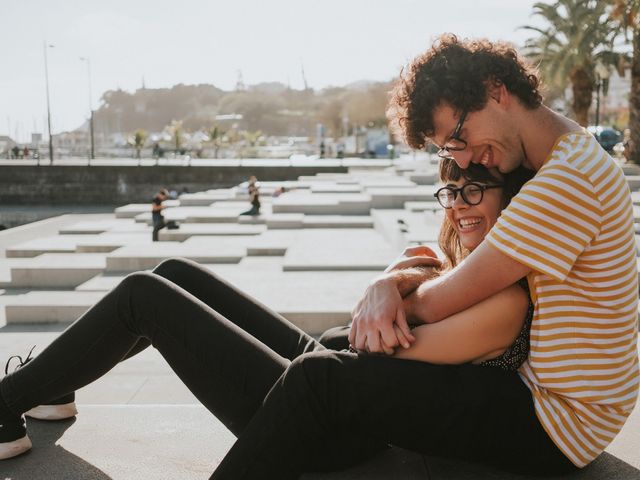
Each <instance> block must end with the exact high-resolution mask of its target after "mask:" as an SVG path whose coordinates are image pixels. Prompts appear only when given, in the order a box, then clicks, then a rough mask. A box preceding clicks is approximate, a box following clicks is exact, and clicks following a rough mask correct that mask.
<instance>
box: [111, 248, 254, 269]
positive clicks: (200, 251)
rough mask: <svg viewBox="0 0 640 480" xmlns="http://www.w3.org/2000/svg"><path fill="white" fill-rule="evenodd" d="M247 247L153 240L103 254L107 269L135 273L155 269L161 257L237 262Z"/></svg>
mask: <svg viewBox="0 0 640 480" xmlns="http://www.w3.org/2000/svg"><path fill="white" fill-rule="evenodd" d="M245 255H246V249H245V248H243V247H242V246H237V245H233V244H228V243H227V244H218V245H216V247H215V248H209V247H200V248H197V247H195V246H194V245H193V244H191V245H185V244H182V243H177V242H155V243H152V244H150V245H128V246H125V247H122V248H119V249H118V250H115V251H113V252H111V253H110V254H108V255H107V257H106V271H107V272H135V271H138V270H148V269H152V268H154V267H155V266H156V265H158V264H159V263H160V262H162V261H163V260H166V259H168V258H172V257H183V258H187V259H190V260H193V261H195V262H199V263H238V262H239V261H240V260H241V259H242V257H244V256H245Z"/></svg>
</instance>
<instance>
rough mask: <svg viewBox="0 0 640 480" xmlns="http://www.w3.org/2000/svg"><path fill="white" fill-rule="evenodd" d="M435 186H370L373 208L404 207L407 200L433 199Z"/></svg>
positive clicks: (425, 200)
mask: <svg viewBox="0 0 640 480" xmlns="http://www.w3.org/2000/svg"><path fill="white" fill-rule="evenodd" d="M435 191H436V188H435V186H419V187H415V188H379V187H376V188H368V189H367V194H369V195H370V196H371V208H398V209H401V208H404V203H405V202H428V201H433V194H434V193H435Z"/></svg>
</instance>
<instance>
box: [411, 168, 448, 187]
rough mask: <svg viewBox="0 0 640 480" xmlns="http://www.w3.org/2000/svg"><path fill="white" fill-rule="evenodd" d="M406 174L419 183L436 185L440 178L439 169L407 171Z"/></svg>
mask: <svg viewBox="0 0 640 480" xmlns="http://www.w3.org/2000/svg"><path fill="white" fill-rule="evenodd" d="M404 175H405V176H406V177H407V178H408V179H409V180H411V181H412V182H414V183H416V184H417V185H435V184H436V183H438V181H439V179H440V177H439V175H438V172H437V171H429V172H415V171H414V172H405V173H404Z"/></svg>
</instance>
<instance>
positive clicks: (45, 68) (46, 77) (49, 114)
mask: <svg viewBox="0 0 640 480" xmlns="http://www.w3.org/2000/svg"><path fill="white" fill-rule="evenodd" d="M43 47H44V81H45V85H46V87H47V127H48V131H49V162H50V165H53V138H52V137H51V105H50V102H49V65H48V63H47V48H53V47H54V45H47V42H43ZM38 165H40V160H39V159H38Z"/></svg>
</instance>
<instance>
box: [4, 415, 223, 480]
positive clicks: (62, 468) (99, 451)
mask: <svg viewBox="0 0 640 480" xmlns="http://www.w3.org/2000/svg"><path fill="white" fill-rule="evenodd" d="M81 409H82V414H81V415H79V416H78V417H77V419H76V420H75V421H74V420H71V421H62V422H38V421H32V420H30V421H29V422H28V429H29V431H30V435H31V438H32V442H33V443H34V447H33V450H32V451H31V452H29V453H28V454H27V455H23V456H21V457H18V458H16V459H12V460H9V461H6V462H3V464H2V467H3V476H4V477H7V478H12V479H14V478H15V479H27V478H28V479H33V480H37V479H63V478H64V479H67V480H73V479H93V480H107V479H120V480H127V479H131V480H134V479H135V480H139V479H142V478H145V479H161V478H175V479H178V478H180V479H205V478H208V476H209V475H210V474H211V473H212V472H213V470H214V469H215V466H216V465H217V464H218V463H219V462H220V460H221V458H222V457H223V456H224V454H225V453H226V451H227V450H228V449H229V448H230V446H231V445H232V444H233V442H234V440H235V439H234V437H233V435H232V434H231V433H230V432H229V431H228V430H227V429H226V428H225V427H224V426H223V425H222V424H221V423H220V422H219V421H218V420H216V419H215V417H213V415H211V414H210V413H209V412H207V411H206V409H205V408H204V407H201V406H196V405H185V406H168V405H157V406H131V405H126V406H125V405H122V406H116V405H110V406H92V405H85V406H81ZM194 432H197V435H194Z"/></svg>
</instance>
